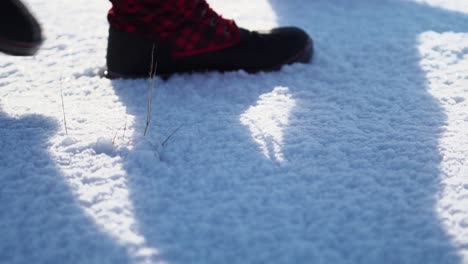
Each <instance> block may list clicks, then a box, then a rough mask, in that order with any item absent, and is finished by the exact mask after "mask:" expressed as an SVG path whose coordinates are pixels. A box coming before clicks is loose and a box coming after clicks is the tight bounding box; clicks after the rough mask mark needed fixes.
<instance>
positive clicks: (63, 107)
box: [60, 78, 68, 136]
mask: <svg viewBox="0 0 468 264" xmlns="http://www.w3.org/2000/svg"><path fill="white" fill-rule="evenodd" d="M60 98H61V99H62V113H63V126H64V127H65V134H66V135H67V136H68V128H67V115H66V114H65V103H64V101H63V79H62V78H60Z"/></svg>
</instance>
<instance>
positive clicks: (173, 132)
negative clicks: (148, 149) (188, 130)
mask: <svg viewBox="0 0 468 264" xmlns="http://www.w3.org/2000/svg"><path fill="white" fill-rule="evenodd" d="M182 126H183V125H180V126H179V127H178V128H176V129H174V131H172V133H171V134H170V135H169V136H168V137H167V138H166V140H164V142H163V143H162V144H161V146H163V147H164V146H165V145H166V143H167V142H168V141H169V140H170V139H171V138H172V136H174V135H175V133H177V131H179V130H180V129H181V128H182Z"/></svg>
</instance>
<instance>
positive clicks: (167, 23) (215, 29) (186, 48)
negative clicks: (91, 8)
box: [108, 0, 240, 58]
mask: <svg viewBox="0 0 468 264" xmlns="http://www.w3.org/2000/svg"><path fill="white" fill-rule="evenodd" d="M111 2H112V4H113V6H112V8H111V10H110V11H109V14H108V19H109V22H110V24H111V25H112V26H113V27H115V28H116V29H118V30H121V31H125V32H129V33H135V34H138V35H141V36H143V37H146V38H148V39H151V40H154V41H166V42H167V43H170V46H171V47H172V56H173V57H175V58H177V57H184V56H190V55H196V54H201V53H206V52H213V51H217V50H221V49H224V48H227V47H230V46H233V45H235V44H236V43H237V42H238V41H239V39H240V32H239V28H238V27H237V25H236V24H235V22H234V21H232V20H226V19H223V18H222V17H221V16H219V15H218V14H216V13H215V12H214V11H213V10H212V9H211V8H210V7H209V5H208V4H207V3H206V1H205V0H111Z"/></svg>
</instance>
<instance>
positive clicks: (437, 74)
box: [418, 32, 468, 263]
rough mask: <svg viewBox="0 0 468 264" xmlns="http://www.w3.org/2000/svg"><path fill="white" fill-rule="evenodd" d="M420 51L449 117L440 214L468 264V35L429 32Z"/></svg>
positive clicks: (441, 145) (443, 150)
mask: <svg viewBox="0 0 468 264" xmlns="http://www.w3.org/2000/svg"><path fill="white" fill-rule="evenodd" d="M418 49H419V53H420V56H421V58H422V59H421V62H420V65H421V68H422V69H423V70H424V72H425V73H426V78H427V81H428V85H429V87H428V88H429V93H430V94H432V95H433V96H434V98H436V99H437V100H438V101H439V103H440V105H441V107H442V108H443V109H444V112H445V114H446V115H447V124H446V126H444V127H443V130H442V131H443V133H442V134H441V137H440V139H439V151H440V154H441V156H442V157H443V160H442V162H441V164H440V170H441V176H440V177H441V190H440V193H439V201H438V204H437V207H436V210H437V212H438V214H439V217H440V221H441V222H442V223H443V225H444V227H445V229H446V230H447V233H449V234H450V235H451V236H452V237H453V243H454V244H455V245H456V246H457V247H459V248H460V249H461V250H460V254H461V255H462V256H463V258H464V263H468V253H467V252H466V248H468V242H467V241H468V232H466V231H465V230H466V227H467V226H468V203H467V199H466V197H468V164H467V163H466V161H467V160H468V153H467V152H466V149H467V148H468V134H467V133H466V132H467V131H468V112H467V111H466V109H468V102H467V100H466V98H467V97H468V34H466V33H464V34H462V33H442V34H440V33H436V32H425V33H423V34H421V35H420V36H419V46H418ZM462 249H465V250H462Z"/></svg>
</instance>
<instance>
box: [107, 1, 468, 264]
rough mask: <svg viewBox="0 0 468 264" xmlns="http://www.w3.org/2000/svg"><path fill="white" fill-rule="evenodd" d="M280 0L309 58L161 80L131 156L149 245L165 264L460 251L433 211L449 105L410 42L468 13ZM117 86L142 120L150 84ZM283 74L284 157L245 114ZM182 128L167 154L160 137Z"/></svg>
mask: <svg viewBox="0 0 468 264" xmlns="http://www.w3.org/2000/svg"><path fill="white" fill-rule="evenodd" d="M270 2H271V4H272V5H273V6H274V9H275V10H276V11H277V13H278V17H279V18H280V21H281V23H282V24H286V23H288V24H289V23H291V24H297V25H301V26H303V27H305V28H306V29H307V30H308V31H309V32H310V33H311V34H312V35H313V36H314V38H315V39H316V49H317V56H316V59H315V62H314V63H313V64H312V65H307V66H304V65H295V66H291V67H287V68H286V69H284V70H283V71H282V72H280V73H271V74H260V75H251V76H247V75H244V74H241V73H230V74H226V75H222V74H206V75H192V76H177V77H174V78H172V79H170V80H169V81H168V82H164V83H163V82H159V81H158V82H157V95H156V100H155V102H154V108H155V109H156V110H155V113H153V123H154V124H153V126H152V130H151V133H150V135H149V137H148V139H144V138H142V137H141V136H138V135H134V139H133V140H134V143H135V147H134V149H133V150H132V151H130V152H128V153H127V154H126V155H127V156H126V164H125V167H126V169H127V171H128V173H129V175H130V176H129V188H130V192H131V199H132V200H133V203H134V207H135V214H136V218H137V220H138V221H139V230H141V232H142V234H143V235H144V236H145V238H146V240H147V242H148V244H150V245H151V246H153V247H155V248H157V249H159V250H160V252H161V255H160V257H161V258H162V259H163V260H165V261H167V262H168V263H204V264H208V263H310V262H313V263H458V262H460V259H459V257H458V256H457V254H456V248H455V246H454V245H452V243H451V242H450V238H449V237H448V235H447V234H446V233H445V231H444V230H443V228H442V227H441V223H440V220H439V219H438V216H437V215H436V213H435V212H434V207H435V203H436V194H437V192H438V187H439V186H438V181H439V174H440V171H439V169H438V165H439V163H440V160H441V157H440V155H439V153H438V148H437V145H438V135H439V133H440V128H441V127H442V126H443V125H444V124H445V122H446V117H445V115H444V113H443V111H442V109H441V108H440V106H439V105H438V103H437V101H436V100H435V99H434V98H433V97H432V96H431V95H429V94H428V92H427V87H426V84H425V83H426V81H425V76H424V73H423V72H422V71H421V70H420V68H419V66H418V63H419V60H420V58H419V55H418V51H417V48H416V46H417V37H418V35H419V34H420V33H422V32H424V31H427V30H435V31H440V32H442V31H466V28H464V27H462V26H460V25H461V24H462V23H464V25H467V22H468V17H467V16H465V15H462V14H458V13H454V12H449V11H443V10H440V9H437V8H431V7H428V6H424V5H419V4H415V3H410V2H400V1H371V0H362V1H353V3H351V2H349V1H345V0H342V1H341V0H339V1H320V0H318V1H310V2H307V3H306V2H305V1H300V0H291V1H287V2H285V1H280V0H278V1H276V0H271V1H270ZM304 17H309V19H304ZM457 25H458V26H457ZM233 82H235V83H234V84H233ZM113 85H114V87H115V90H116V92H117V94H118V95H119V96H120V98H121V100H122V102H123V103H125V104H126V105H127V107H128V111H129V113H130V114H132V115H134V116H135V117H136V131H137V133H138V134H139V133H142V131H143V125H144V122H145V119H146V100H147V96H146V94H147V82H145V81H114V82H113ZM279 85H281V86H286V87H288V88H289V91H290V93H291V94H292V96H293V98H294V99H295V101H296V106H295V108H294V109H293V111H292V113H291V115H290V118H289V119H290V120H289V124H288V127H287V128H285V130H284V142H283V144H282V145H283V146H282V148H283V150H282V151H283V153H284V157H285V159H286V162H284V164H282V165H278V163H277V162H275V161H272V160H269V159H267V158H265V156H264V155H263V154H262V153H261V151H260V150H259V148H258V146H257V143H256V142H255V141H254V140H253V139H252V137H251V135H250V133H249V131H248V129H247V128H246V127H244V126H243V125H242V124H241V123H240V121H239V117H240V116H241V115H242V114H243V113H245V111H247V110H248V109H249V107H251V106H253V105H255V104H256V103H257V100H258V97H259V96H260V95H262V94H266V93H269V92H271V91H272V90H273V88H274V87H275V86H279ZM213 109H216V110H217V111H216V112H213ZM179 125H184V127H182V129H181V130H179V132H178V133H177V134H175V135H174V137H173V138H172V139H171V140H170V142H169V143H168V145H167V146H166V147H165V148H164V151H163V153H162V156H161V159H162V161H159V160H158V159H157V158H156V157H155V156H156V152H157V151H156V149H155V147H154V146H153V145H152V144H156V143H157V142H162V141H163V140H164V139H165V137H166V136H167V135H169V134H170V133H171V132H172V130H174V129H175V128H177V127H178V126H179Z"/></svg>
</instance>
